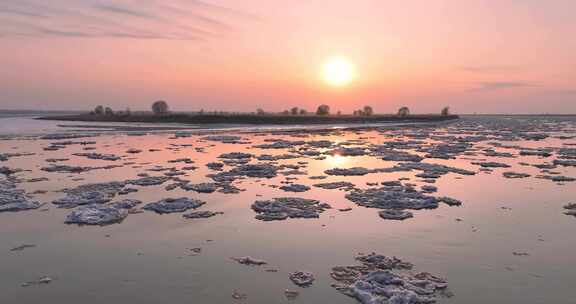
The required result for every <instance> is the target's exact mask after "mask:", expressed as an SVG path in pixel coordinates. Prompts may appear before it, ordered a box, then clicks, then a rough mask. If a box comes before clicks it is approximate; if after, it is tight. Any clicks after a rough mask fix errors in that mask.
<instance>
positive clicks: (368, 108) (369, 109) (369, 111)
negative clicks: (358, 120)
mask: <svg viewBox="0 0 576 304" xmlns="http://www.w3.org/2000/svg"><path fill="white" fill-rule="evenodd" d="M363 114H364V116H372V114H374V110H373V109H372V107H371V106H364V111H363Z"/></svg>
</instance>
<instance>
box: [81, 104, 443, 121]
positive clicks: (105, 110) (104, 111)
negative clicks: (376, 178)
mask: <svg viewBox="0 0 576 304" xmlns="http://www.w3.org/2000/svg"><path fill="white" fill-rule="evenodd" d="M151 110H152V113H154V114H155V115H167V114H168V113H170V111H169V107H168V103H167V102H166V101H164V100H159V101H156V102H154V103H153V104H152V106H151ZM197 113H198V114H204V113H205V112H204V110H200V111H199V112H197ZM213 113H219V114H226V112H213ZM255 113H256V114H257V115H269V114H277V113H270V112H266V111H264V110H263V109H262V108H258V109H257V110H256V112H255ZM90 114H91V115H104V116H112V115H121V116H122V115H124V116H125V115H131V111H130V109H129V108H127V109H126V110H125V111H119V112H115V111H113V110H112V108H110V107H104V106H102V105H98V106H96V107H95V108H94V110H92V111H91V112H90ZM281 114H283V115H311V113H309V112H308V111H307V110H306V109H301V108H298V107H293V108H291V109H289V110H285V111H283V112H281ZM313 114H314V115H321V116H322V115H332V113H331V112H330V106H329V105H326V104H321V105H319V106H318V108H317V109H316V112H314V113H313ZM335 115H342V112H341V111H338V112H336V114H335ZM352 115H354V116H372V115H374V109H373V108H372V107H371V106H364V107H363V108H362V109H358V110H354V111H353V112H352ZM396 115H398V116H400V117H406V116H409V115H410V109H409V108H408V107H406V106H404V107H401V108H400V109H398V112H397V113H396ZM440 115H442V116H448V115H450V107H444V108H443V109H442V110H441V111H440Z"/></svg>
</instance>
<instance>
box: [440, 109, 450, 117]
mask: <svg viewBox="0 0 576 304" xmlns="http://www.w3.org/2000/svg"><path fill="white" fill-rule="evenodd" d="M440 114H441V115H442V116H448V115H450V107H444V108H443V109H442V111H441V112H440Z"/></svg>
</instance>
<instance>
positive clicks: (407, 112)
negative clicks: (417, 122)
mask: <svg viewBox="0 0 576 304" xmlns="http://www.w3.org/2000/svg"><path fill="white" fill-rule="evenodd" d="M408 115H410V109H408V107H401V108H400V109H398V116H400V117H406V116H408Z"/></svg>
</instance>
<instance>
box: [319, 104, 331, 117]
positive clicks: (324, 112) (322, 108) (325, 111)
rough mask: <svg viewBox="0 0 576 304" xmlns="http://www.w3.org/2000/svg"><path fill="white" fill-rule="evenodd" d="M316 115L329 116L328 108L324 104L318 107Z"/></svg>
mask: <svg viewBox="0 0 576 304" xmlns="http://www.w3.org/2000/svg"><path fill="white" fill-rule="evenodd" d="M316 115H330V107H329V106H328V105H325V104H323V105H320V106H318V109H317V110H316Z"/></svg>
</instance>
